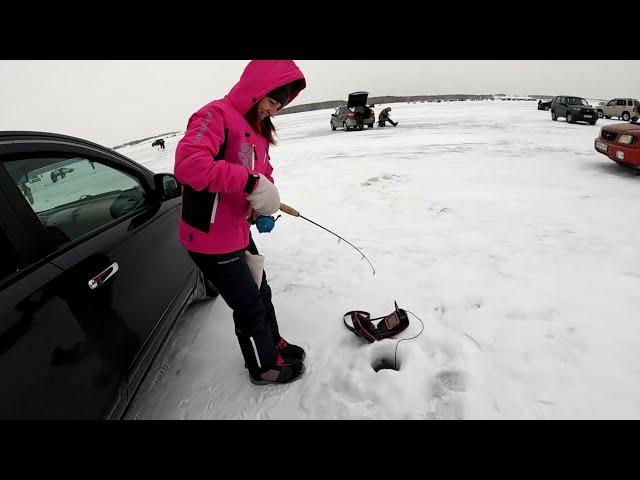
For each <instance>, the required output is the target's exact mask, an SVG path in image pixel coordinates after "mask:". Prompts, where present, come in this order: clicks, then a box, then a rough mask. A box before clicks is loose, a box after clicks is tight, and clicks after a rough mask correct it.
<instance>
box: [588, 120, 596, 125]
mask: <svg viewBox="0 0 640 480" xmlns="http://www.w3.org/2000/svg"><path fill="white" fill-rule="evenodd" d="M596 122H597V120H593V121H591V122H589V125H595V124H596Z"/></svg>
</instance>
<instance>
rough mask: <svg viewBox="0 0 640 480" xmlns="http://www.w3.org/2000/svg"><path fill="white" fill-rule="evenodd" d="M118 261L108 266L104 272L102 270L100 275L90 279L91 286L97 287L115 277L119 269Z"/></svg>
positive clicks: (92, 287) (91, 287)
mask: <svg viewBox="0 0 640 480" xmlns="http://www.w3.org/2000/svg"><path fill="white" fill-rule="evenodd" d="M118 269H119V267H118V262H113V263H112V264H111V265H110V266H109V267H107V268H106V269H105V270H104V271H103V272H100V273H99V274H98V275H96V276H95V277H93V278H92V279H91V280H89V288H90V289H92V290H93V289H95V288H98V287H99V286H100V285H102V284H103V283H104V282H106V281H107V280H109V279H110V278H111V277H113V276H114V275H115V274H116V272H117V271H118Z"/></svg>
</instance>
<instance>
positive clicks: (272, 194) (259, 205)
mask: <svg viewBox="0 0 640 480" xmlns="http://www.w3.org/2000/svg"><path fill="white" fill-rule="evenodd" d="M259 175H260V179H259V180H258V184H257V185H256V186H255V188H254V189H253V192H251V194H250V195H248V196H247V200H249V203H251V208H253V210H254V211H255V212H256V213H259V214H260V215H273V214H274V213H276V212H277V211H278V210H279V209H280V195H279V194H278V189H277V188H276V186H275V185H274V184H273V183H271V182H270V181H269V179H268V178H267V177H265V176H264V175H262V174H261V173H260V174H259Z"/></svg>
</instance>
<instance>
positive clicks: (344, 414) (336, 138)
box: [119, 101, 640, 419]
mask: <svg viewBox="0 0 640 480" xmlns="http://www.w3.org/2000/svg"><path fill="white" fill-rule="evenodd" d="M385 106H387V105H376V108H375V111H376V113H377V112H379V111H380V110H381V109H382V108H384V107H385ZM390 106H392V111H391V117H392V118H393V119H394V120H396V121H399V125H398V127H395V128H394V127H391V126H387V127H385V128H378V127H376V128H374V129H373V130H363V131H355V132H344V131H342V130H337V131H331V130H330V127H329V117H330V114H331V113H332V111H333V110H332V109H330V110H319V111H312V112H303V113H297V114H289V115H283V116H281V117H276V119H275V123H276V127H277V129H278V134H279V137H278V138H279V140H280V143H279V145H278V146H277V147H274V148H272V151H271V157H272V163H273V165H274V168H275V171H274V178H275V180H276V185H277V186H278V189H279V191H280V196H281V199H282V201H283V202H284V203H286V204H288V205H290V206H292V207H294V208H296V209H297V210H298V211H299V212H300V213H301V214H302V215H304V216H306V217H308V218H309V219H311V220H313V221H315V222H317V223H319V224H321V225H323V226H325V227H327V228H329V229H331V230H333V231H334V232H336V233H337V234H339V235H341V236H343V237H344V238H345V239H347V240H348V241H350V242H351V243H353V244H354V245H356V246H357V247H358V248H360V249H361V250H362V252H363V253H364V254H365V255H367V257H368V258H369V259H370V260H371V262H372V263H373V265H374V266H375V269H376V274H375V275H373V274H372V271H371V268H370V267H369V265H368V264H367V262H366V261H364V260H362V257H361V256H360V254H358V252H356V251H355V250H354V249H352V248H351V247H350V246H349V245H347V244H346V243H344V242H340V243H338V242H337V239H336V238H335V237H334V236H332V235H330V234H329V233H327V232H325V231H324V230H322V229H320V228H318V227H316V226H314V225H312V224H310V223H308V222H306V221H305V220H303V219H301V218H294V217H291V216H287V215H285V214H283V216H282V217H281V218H280V219H279V220H278V221H277V223H276V227H275V229H274V230H273V231H272V232H271V233H265V234H260V233H258V232H257V231H256V230H253V236H254V239H255V241H256V243H257V245H258V248H259V249H260V252H261V254H263V255H265V256H266V263H265V269H266V272H267V278H268V281H269V284H270V286H271V288H272V292H273V303H274V306H275V309H276V313H277V316H278V322H279V326H280V331H281V333H282V334H283V336H284V337H285V338H286V339H287V340H288V341H290V342H291V343H295V344H298V345H301V346H302V347H303V348H305V350H307V358H306V360H305V364H306V372H305V374H304V376H303V377H302V378H301V379H300V380H298V381H296V382H293V383H291V384H288V385H278V386H255V385H253V384H251V383H250V382H249V379H248V375H247V372H246V370H245V369H244V367H243V360H242V357H241V355H240V350H239V347H238V345H237V342H236V339H235V334H234V329H233V320H232V312H231V310H230V309H229V307H228V306H227V305H226V303H225V302H224V301H223V300H222V299H221V298H218V299H216V300H215V301H213V302H204V303H200V304H195V305H193V306H192V307H190V308H189V309H188V310H187V312H186V314H185V315H184V316H183V317H182V318H181V319H180V320H179V322H178V324H177V326H176V329H175V331H174V333H173V335H172V337H171V339H170V341H169V342H168V343H167V345H166V347H165V349H164V350H163V352H162V353H161V355H160V356H159V360H158V362H159V363H161V367H160V369H159V373H158V375H157V376H156V377H154V378H151V379H150V380H149V381H148V383H149V385H150V386H149V388H148V389H147V391H145V392H144V393H143V394H142V395H140V396H139V398H138V399H137V400H136V402H135V404H134V406H133V408H132V409H131V411H130V413H129V418H143V419H236V418H241V419H245V418H246V419H256V418H258V419H260V418H275V419H462V418H463V419H578V418H586V419H600V418H607V419H610V418H612V419H629V418H634V419H637V418H640V382H638V381H637V379H638V375H639V374H640V360H639V359H638V355H637V352H638V349H639V348H640V322H638V318H637V317H638V315H637V312H638V310H639V307H640V295H638V289H639V287H640V262H638V258H639V256H638V245H639V244H640V234H639V233H640V210H639V209H638V208H636V205H637V204H638V200H639V199H640V191H639V190H638V187H639V182H640V176H639V175H637V174H636V173H635V172H629V171H627V170H624V169H622V168H621V167H619V166H618V165H616V164H615V163H614V162H612V161H611V160H609V159H608V158H606V157H605V156H603V155H601V154H599V153H597V152H596V151H595V150H594V148H593V140H594V138H595V137H597V136H598V133H599V130H600V127H601V126H602V125H606V124H611V123H618V122H617V121H616V120H604V119H600V120H598V123H597V124H596V125H595V126H591V125H588V124H568V123H566V122H565V121H564V119H563V120H561V121H557V122H553V121H552V120H551V118H550V113H549V112H544V111H539V110H537V105H536V103H535V102H526V101H512V102H495V101H482V102H442V103H419V104H392V105H390ZM185 123H186V119H185ZM179 139H180V135H178V136H176V137H172V138H168V139H167V141H166V150H164V151H159V150H157V149H155V148H153V147H151V146H150V142H149V144H147V145H139V146H137V147H130V148H123V149H121V150H119V151H120V152H121V153H123V154H125V155H128V156H130V157H131V158H133V159H134V160H136V161H139V162H141V163H142V164H144V165H145V166H146V167H148V168H150V169H151V170H153V171H156V172H162V171H164V172H172V171H173V156H174V152H175V147H176V144H177V142H178V140H179ZM394 300H395V301H397V302H398V304H399V306H400V307H401V308H404V309H407V310H408V311H411V312H413V313H414V314H415V315H417V316H418V317H420V318H421V319H422V321H423V322H424V332H423V333H422V335H420V336H419V337H417V338H415V339H412V340H408V341H404V342H402V343H400V345H399V347H398V350H397V355H398V363H399V369H398V371H395V370H392V369H382V370H380V371H378V372H375V371H374V369H373V368H372V365H375V364H376V363H377V362H379V361H380V360H381V359H385V360H388V361H393V358H394V351H395V348H396V343H397V340H384V341H382V342H376V343H374V344H368V343H366V342H365V341H364V340H362V339H360V338H358V337H356V336H355V335H354V334H353V333H351V332H349V331H348V330H347V329H346V328H345V327H344V325H343V324H342V315H343V314H344V313H345V312H347V311H349V310H354V309H360V310H366V311H369V312H371V315H372V317H379V316H383V315H386V314H388V313H390V312H391V311H393V302H394ZM409 319H410V322H411V324H410V326H409V328H408V329H407V330H406V331H405V332H403V333H402V334H401V335H400V338H407V337H411V336H414V335H416V334H417V333H418V332H419V331H420V329H421V328H422V327H421V325H420V322H419V321H418V320H416V318H415V317H413V316H411V315H409Z"/></svg>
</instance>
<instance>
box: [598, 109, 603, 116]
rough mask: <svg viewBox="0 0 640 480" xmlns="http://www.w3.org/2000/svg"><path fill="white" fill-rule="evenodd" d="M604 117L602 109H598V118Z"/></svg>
mask: <svg viewBox="0 0 640 480" xmlns="http://www.w3.org/2000/svg"><path fill="white" fill-rule="evenodd" d="M602 117H604V112H603V111H602V110H598V118H602Z"/></svg>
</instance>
